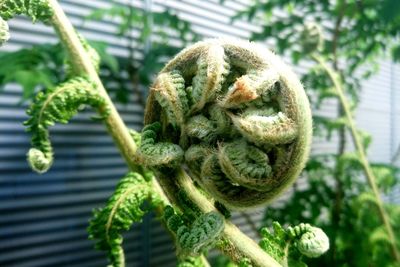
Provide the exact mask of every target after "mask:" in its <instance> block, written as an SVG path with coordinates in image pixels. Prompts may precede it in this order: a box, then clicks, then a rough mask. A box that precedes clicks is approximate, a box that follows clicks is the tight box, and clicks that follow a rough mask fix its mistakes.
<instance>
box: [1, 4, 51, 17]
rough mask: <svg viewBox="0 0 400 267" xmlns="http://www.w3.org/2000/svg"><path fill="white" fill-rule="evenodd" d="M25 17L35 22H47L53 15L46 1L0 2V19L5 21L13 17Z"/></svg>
mask: <svg viewBox="0 0 400 267" xmlns="http://www.w3.org/2000/svg"><path fill="white" fill-rule="evenodd" d="M21 14H24V15H27V16H28V17H31V18H32V21H33V22H35V21H36V20H41V21H47V20H48V19H50V18H51V16H52V15H53V14H52V12H51V9H50V6H49V2H48V0H1V1H0V17H2V18H3V19H5V20H9V19H12V18H13V17H14V16H15V15H21Z"/></svg>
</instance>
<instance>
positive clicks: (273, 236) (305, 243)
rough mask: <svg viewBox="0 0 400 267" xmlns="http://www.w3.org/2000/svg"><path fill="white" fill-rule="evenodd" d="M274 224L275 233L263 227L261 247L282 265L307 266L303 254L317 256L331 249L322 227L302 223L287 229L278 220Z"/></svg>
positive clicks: (311, 256)
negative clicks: (303, 260)
mask: <svg viewBox="0 0 400 267" xmlns="http://www.w3.org/2000/svg"><path fill="white" fill-rule="evenodd" d="M272 225H273V230H274V232H273V233H272V232H270V231H269V230H268V228H262V229H261V236H262V238H261V241H260V247H261V248H262V249H263V250H264V251H266V252H267V253H268V254H270V255H271V256H272V257H274V258H275V260H277V261H278V262H279V263H280V264H282V266H290V267H292V266H293V267H297V266H298V267H300V266H307V265H306V264H305V263H304V262H302V258H303V255H304V256H306V257H310V258H315V257H319V256H321V255H322V254H324V253H325V252H326V251H327V250H328V249H329V239H328V237H327V236H326V234H325V233H324V232H323V231H322V230H321V229H320V228H317V227H313V226H311V225H309V224H303V223H302V224H300V225H298V226H295V227H293V228H292V227H288V228H287V230H285V229H284V228H283V227H282V226H281V225H280V224H279V223H278V222H274V223H273V224H272Z"/></svg>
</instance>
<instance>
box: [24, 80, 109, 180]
mask: <svg viewBox="0 0 400 267" xmlns="http://www.w3.org/2000/svg"><path fill="white" fill-rule="evenodd" d="M82 105H89V106H92V107H94V108H102V109H103V110H104V113H103V117H107V115H108V112H107V109H106V107H105V102H104V100H103V99H102V98H101V97H100V96H99V94H98V93H97V92H96V88H95V85H94V84H93V83H92V82H90V81H89V80H87V79H86V78H82V77H78V78H74V79H70V80H69V81H67V82H65V83H63V84H61V85H59V86H57V87H56V88H54V89H47V90H46V92H39V93H38V94H37V96H36V99H35V101H34V103H33V104H32V105H31V107H30V108H29V109H28V110H27V114H28V115H29V116H30V119H28V120H27V121H26V122H24V125H26V126H27V131H28V132H30V133H31V134H32V139H31V140H32V141H31V143H32V148H31V149H30V150H29V152H28V155H27V157H28V163H29V164H30V166H31V167H32V169H33V170H34V171H36V172H38V173H44V172H46V171H47V170H48V169H49V168H50V167H51V165H52V163H53V149H52V146H51V143H50V138H49V132H48V127H49V126H52V125H54V124H55V123H57V122H59V123H68V121H69V120H70V119H71V118H72V117H73V116H74V115H75V114H76V113H77V112H78V110H79V109H80V108H81V107H82Z"/></svg>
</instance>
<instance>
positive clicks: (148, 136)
mask: <svg viewBox="0 0 400 267" xmlns="http://www.w3.org/2000/svg"><path fill="white" fill-rule="evenodd" d="M160 131H161V124H160V123H159V122H154V123H152V124H149V125H146V126H145V127H144V128H143V130H142V135H141V144H140V147H139V150H138V152H137V157H138V161H139V162H140V163H142V164H144V165H145V166H154V167H162V166H167V165H168V166H176V165H178V164H179V163H181V162H182V160H183V150H182V148H180V147H179V146H178V145H175V144H172V143H169V142H159V141H158V139H159V138H160Z"/></svg>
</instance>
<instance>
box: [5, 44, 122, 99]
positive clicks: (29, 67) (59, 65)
mask: <svg viewBox="0 0 400 267" xmlns="http://www.w3.org/2000/svg"><path fill="white" fill-rule="evenodd" d="M84 42H85V41H84ZM85 43H86V42H85ZM89 44H90V47H93V48H94V49H95V50H96V52H97V53H96V54H99V56H100V58H101V68H102V73H101V78H102V79H103V81H104V82H105V84H106V85H108V84H118V83H119V81H116V80H115V79H114V78H112V77H110V76H109V75H111V74H112V73H116V72H118V71H119V70H120V69H119V65H118V62H117V60H116V58H115V57H113V56H112V55H110V54H109V53H107V51H106V48H107V46H106V45H105V44H104V43H102V42H89ZM86 46H87V47H88V44H87V43H86ZM92 54H93V55H95V52H93V51H92ZM66 56H67V55H66V53H65V50H64V49H63V47H62V46H61V45H60V44H40V45H34V46H32V47H30V48H24V49H20V50H17V51H14V52H0V62H7V64H1V65H0V90H1V88H2V87H4V86H5V85H6V84H9V83H13V82H16V83H18V84H19V85H21V86H22V89H23V94H22V101H25V100H29V99H31V98H32V97H33V95H34V94H35V93H36V92H37V91H40V90H43V89H44V88H50V87H54V86H55V85H57V84H59V83H61V82H63V81H65V80H66V79H67V76H71V74H72V72H71V71H70V70H69V69H70V67H69V66H68V65H69V64H68V61H66V60H65V58H66ZM109 87H110V88H111V86H109ZM117 92H118V90H117Z"/></svg>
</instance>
